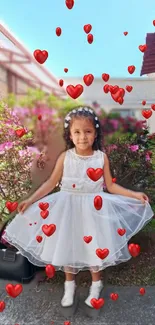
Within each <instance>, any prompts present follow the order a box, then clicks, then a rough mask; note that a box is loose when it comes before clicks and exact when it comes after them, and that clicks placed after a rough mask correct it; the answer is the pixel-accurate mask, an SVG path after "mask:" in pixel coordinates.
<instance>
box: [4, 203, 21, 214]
mask: <svg viewBox="0 0 155 325" xmlns="http://www.w3.org/2000/svg"><path fill="white" fill-rule="evenodd" d="M5 206H6V208H7V209H8V210H9V211H10V212H13V211H15V210H16V209H17V207H18V202H10V201H8V202H6V203H5Z"/></svg>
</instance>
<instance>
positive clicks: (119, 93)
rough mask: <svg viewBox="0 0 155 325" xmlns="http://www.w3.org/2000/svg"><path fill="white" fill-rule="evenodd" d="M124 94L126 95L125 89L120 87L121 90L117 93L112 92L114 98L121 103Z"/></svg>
mask: <svg viewBox="0 0 155 325" xmlns="http://www.w3.org/2000/svg"><path fill="white" fill-rule="evenodd" d="M124 95H125V90H124V89H123V88H119V90H118V91H117V92H116V93H115V94H112V93H111V97H112V98H113V100H114V101H115V102H118V101H119V103H121V98H122V99H123V97H124Z"/></svg>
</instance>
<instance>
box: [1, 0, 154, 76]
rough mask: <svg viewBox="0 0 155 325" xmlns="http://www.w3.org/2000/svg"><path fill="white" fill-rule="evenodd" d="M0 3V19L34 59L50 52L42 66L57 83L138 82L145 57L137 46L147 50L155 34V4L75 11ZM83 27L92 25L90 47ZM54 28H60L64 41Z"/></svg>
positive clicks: (48, 0)
mask: <svg viewBox="0 0 155 325" xmlns="http://www.w3.org/2000/svg"><path fill="white" fill-rule="evenodd" d="M0 2H1V4H0V19H1V20H2V21H4V22H5V23H6V24H7V25H8V26H9V28H10V30H12V31H13V32H14V33H15V34H16V35H17V36H18V38H19V39H20V40H22V41H23V42H24V43H25V45H26V47H27V48H29V50H30V51H31V52H32V53H33V51H34V50H35V49H38V48H39V49H42V50H43V49H44V50H47V51H48V53H49V57H48V59H47V61H46V62H45V63H44V65H45V66H46V67H47V68H48V69H49V70H50V71H51V72H52V73H53V74H54V75H56V76H57V77H60V76H62V77H63V76H68V77H69V76H71V77H73V76H77V77H81V76H83V75H85V74H88V73H92V74H93V75H94V77H101V75H102V73H109V74H110V76H111V77H113V78H114V77H120V78H121V77H131V76H132V77H139V76H140V70H141V65H142V58H143V54H142V53H141V52H140V51H139V49H138V46H139V45H141V44H145V37H146V33H150V32H155V27H154V26H153V24H152V21H153V20H154V19H155V0H130V1H127V0H126V1H124V0H117V1H116V0H111V1H104V0H75V5H74V7H73V9H72V10H68V9H67V7H66V5H65V0H55V1H54V0H32V1H31V0H22V1H20V0H16V1H14V0H1V1H0ZM85 24H91V25H92V31H91V33H92V34H93V35H94V42H93V43H92V44H88V43H87V34H85V33H84V31H83V26H84V25H85ZM56 27H61V28H62V35H61V36H60V37H57V36H56V34H55V29H56ZM124 31H128V35H127V36H124V35H123V32H124ZM129 65H135V66H136V71H135V73H134V74H133V75H130V74H129V73H128V71H127V67H128V66H129ZM65 67H67V68H68V69H69V71H68V73H67V74H65V73H64V71H63V69H64V68H65Z"/></svg>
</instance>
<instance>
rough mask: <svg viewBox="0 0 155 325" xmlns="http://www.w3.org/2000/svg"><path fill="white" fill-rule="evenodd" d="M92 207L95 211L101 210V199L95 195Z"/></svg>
mask: <svg viewBox="0 0 155 325" xmlns="http://www.w3.org/2000/svg"><path fill="white" fill-rule="evenodd" d="M94 207H95V209H96V210H100V209H101V208H102V198H101V196H99V195H97V196H95V198H94Z"/></svg>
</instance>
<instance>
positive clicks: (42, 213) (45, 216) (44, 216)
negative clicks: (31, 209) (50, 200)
mask: <svg viewBox="0 0 155 325" xmlns="http://www.w3.org/2000/svg"><path fill="white" fill-rule="evenodd" d="M40 215H41V217H42V218H43V219H46V218H47V217H48V215H49V211H48V210H45V211H41V212H40Z"/></svg>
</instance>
